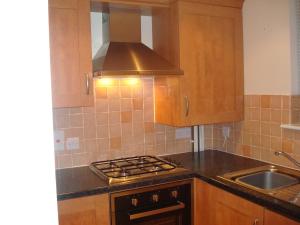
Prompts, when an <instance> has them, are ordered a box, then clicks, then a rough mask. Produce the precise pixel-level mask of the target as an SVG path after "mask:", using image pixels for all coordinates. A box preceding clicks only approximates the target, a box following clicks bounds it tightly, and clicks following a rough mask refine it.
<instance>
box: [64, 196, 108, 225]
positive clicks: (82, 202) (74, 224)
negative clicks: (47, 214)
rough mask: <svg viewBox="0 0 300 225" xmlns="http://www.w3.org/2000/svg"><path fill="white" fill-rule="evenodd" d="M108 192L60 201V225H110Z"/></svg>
mask: <svg viewBox="0 0 300 225" xmlns="http://www.w3.org/2000/svg"><path fill="white" fill-rule="evenodd" d="M109 215H110V214H109V196H108V194H102V195H95V196H89V197H82V198H75V199H70V200H64V201H59V202H58V216H59V225H110V216H109Z"/></svg>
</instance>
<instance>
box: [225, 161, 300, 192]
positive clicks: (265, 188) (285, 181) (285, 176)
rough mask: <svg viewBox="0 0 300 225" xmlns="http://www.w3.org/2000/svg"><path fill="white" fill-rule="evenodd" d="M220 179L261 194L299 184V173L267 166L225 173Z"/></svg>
mask: <svg viewBox="0 0 300 225" xmlns="http://www.w3.org/2000/svg"><path fill="white" fill-rule="evenodd" d="M220 178H222V179H225V180H227V181H230V182H233V183H236V184H239V185H242V186H246V187H248V188H251V189H255V190H259V191H261V192H267V193H272V192H274V191H276V190H278V189H282V188H285V187H288V186H291V185H296V184H300V171H296V170H292V169H288V168H284V167H279V166H273V165H267V166H263V167H256V168H252V169H247V170H240V171H236V172H232V173H226V174H224V175H222V176H220Z"/></svg>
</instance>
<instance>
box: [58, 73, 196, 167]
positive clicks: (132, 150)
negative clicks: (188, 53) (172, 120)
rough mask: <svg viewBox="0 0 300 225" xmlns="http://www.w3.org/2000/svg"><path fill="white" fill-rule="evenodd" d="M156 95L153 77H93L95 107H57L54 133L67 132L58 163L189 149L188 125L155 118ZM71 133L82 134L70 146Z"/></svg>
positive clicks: (68, 164) (73, 135)
mask: <svg viewBox="0 0 300 225" xmlns="http://www.w3.org/2000/svg"><path fill="white" fill-rule="evenodd" d="M153 95H154V92H153V78H143V79H103V80H95V81H94V96H95V98H94V101H95V104H94V107H80V108H60V109H53V118H54V132H55V133H60V134H61V133H63V138H62V140H61V143H60V147H56V149H55V156H56V168H66V167H75V166H80V165H88V164H89V163H90V162H93V161H97V160H106V159H113V158H119V157H127V156H135V155H144V154H151V155H163V154H171V153H179V152H187V151H191V144H190V136H191V133H190V132H191V129H190V128H177V129H176V128H174V127H170V126H165V125H160V124H157V123H155V122H154V102H153V99H154V96H153ZM182 129H183V130H182ZM179 131H180V132H179ZM176 134H177V135H176ZM182 134H184V135H182ZM70 138H78V140H79V146H78V148H76V149H74V150H68V149H67V141H69V140H70ZM54 141H58V140H54ZM55 146H59V145H55Z"/></svg>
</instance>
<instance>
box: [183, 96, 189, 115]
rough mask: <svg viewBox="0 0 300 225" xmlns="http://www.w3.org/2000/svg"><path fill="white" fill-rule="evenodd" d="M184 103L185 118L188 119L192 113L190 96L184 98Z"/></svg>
mask: <svg viewBox="0 0 300 225" xmlns="http://www.w3.org/2000/svg"><path fill="white" fill-rule="evenodd" d="M184 101H185V116H186V117H187V116H188V115H189V111H190V102H189V98H188V96H184Z"/></svg>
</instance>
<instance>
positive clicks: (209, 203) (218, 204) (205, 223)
mask: <svg viewBox="0 0 300 225" xmlns="http://www.w3.org/2000/svg"><path fill="white" fill-rule="evenodd" d="M193 212H194V225H233V224H234V225H300V223H298V222H295V221H293V220H290V219H288V218H286V217H283V216H281V215H279V214H277V213H274V212H272V211H269V210H267V209H265V208H263V207H262V206H259V205H257V204H254V203H252V202H250V201H247V200H245V199H243V198H241V197H238V196H236V195H233V194H231V193H229V192H226V191H223V190H221V189H219V188H216V187H214V186H212V185H210V184H207V183H205V182H203V181H200V180H198V179H195V182H194V211H193Z"/></svg>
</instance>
